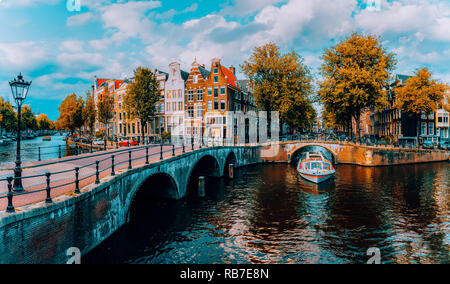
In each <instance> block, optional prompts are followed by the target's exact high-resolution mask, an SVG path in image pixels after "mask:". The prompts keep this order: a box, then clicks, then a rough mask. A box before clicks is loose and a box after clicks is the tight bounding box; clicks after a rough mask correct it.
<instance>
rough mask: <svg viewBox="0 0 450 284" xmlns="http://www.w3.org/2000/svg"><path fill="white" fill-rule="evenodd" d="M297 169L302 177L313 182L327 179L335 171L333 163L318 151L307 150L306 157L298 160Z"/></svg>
mask: <svg viewBox="0 0 450 284" xmlns="http://www.w3.org/2000/svg"><path fill="white" fill-rule="evenodd" d="M297 171H298V172H299V173H300V175H301V176H302V177H303V178H304V179H306V180H308V181H310V182H314V183H321V182H324V181H327V180H329V179H330V178H331V177H333V176H334V174H335V173H336V171H335V170H334V167H333V164H332V163H331V162H330V161H328V160H326V159H325V158H324V157H323V155H322V153H320V152H318V153H313V152H307V153H306V158H305V159H303V160H300V161H299V163H298V166H297Z"/></svg>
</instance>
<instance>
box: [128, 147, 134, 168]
mask: <svg viewBox="0 0 450 284" xmlns="http://www.w3.org/2000/svg"><path fill="white" fill-rule="evenodd" d="M132 168H133V167H132V166H131V151H128V169H129V170H131V169H132Z"/></svg>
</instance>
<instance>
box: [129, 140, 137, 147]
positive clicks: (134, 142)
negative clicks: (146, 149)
mask: <svg viewBox="0 0 450 284" xmlns="http://www.w3.org/2000/svg"><path fill="white" fill-rule="evenodd" d="M138 145H139V143H138V142H137V141H134V140H131V141H130V146H138Z"/></svg>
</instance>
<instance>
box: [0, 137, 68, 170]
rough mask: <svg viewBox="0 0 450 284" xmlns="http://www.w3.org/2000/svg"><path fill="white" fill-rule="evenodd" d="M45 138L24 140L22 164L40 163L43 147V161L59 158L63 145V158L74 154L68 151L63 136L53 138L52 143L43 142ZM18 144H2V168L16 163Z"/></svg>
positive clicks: (0, 149) (0, 152)
mask: <svg viewBox="0 0 450 284" xmlns="http://www.w3.org/2000/svg"><path fill="white" fill-rule="evenodd" d="M42 138H43V137H36V138H34V139H30V140H22V142H21V159H22V162H29V161H38V160H39V147H41V159H42V160H50V159H56V158H58V157H59V148H58V146H59V145H61V156H62V157H64V156H66V155H70V154H72V153H71V152H73V151H71V150H70V149H69V150H66V146H65V144H66V142H65V141H64V140H63V136H61V135H54V136H51V138H52V140H51V141H42ZM16 147H17V142H16V141H11V142H7V143H5V144H0V166H2V165H5V164H14V163H15V161H16V149H17V148H16Z"/></svg>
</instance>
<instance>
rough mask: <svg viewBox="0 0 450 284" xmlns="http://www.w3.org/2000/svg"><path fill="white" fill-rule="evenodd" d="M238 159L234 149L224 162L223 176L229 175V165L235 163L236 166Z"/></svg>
mask: <svg viewBox="0 0 450 284" xmlns="http://www.w3.org/2000/svg"><path fill="white" fill-rule="evenodd" d="M236 161H237V160H236V154H235V153H234V152H233V151H231V152H230V153H228V155H227V158H226V159H225V163H224V164H223V176H225V177H228V168H229V165H230V164H234V165H235V166H236Z"/></svg>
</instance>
